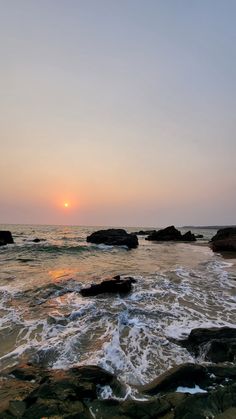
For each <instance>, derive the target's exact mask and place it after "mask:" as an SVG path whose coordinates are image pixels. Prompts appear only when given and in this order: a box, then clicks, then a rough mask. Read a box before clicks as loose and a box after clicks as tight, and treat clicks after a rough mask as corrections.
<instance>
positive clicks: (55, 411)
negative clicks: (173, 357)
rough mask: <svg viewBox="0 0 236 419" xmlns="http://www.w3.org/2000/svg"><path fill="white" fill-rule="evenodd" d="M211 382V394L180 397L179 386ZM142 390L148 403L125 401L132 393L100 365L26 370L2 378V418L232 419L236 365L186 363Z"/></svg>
mask: <svg viewBox="0 0 236 419" xmlns="http://www.w3.org/2000/svg"><path fill="white" fill-rule="evenodd" d="M212 377H213V378H212ZM206 381H208V382H209V383H210V384H209V385H208V389H207V390H208V392H207V393H204V394H193V395H189V394H183V393H178V392H175V388H176V386H179V385H183V386H191V387H192V386H193V385H194V384H196V383H198V385H199V386H201V387H202V385H203V384H204V383H205V382H206ZM107 386H109V388H111V398H109V399H106V400H104V399H101V398H100V395H101V392H100V390H98V389H101V388H103V387H107ZM140 389H141V390H142V392H144V393H145V394H148V399H146V400H140V397H142V396H140V397H138V398H139V400H137V399H125V400H124V397H125V396H126V397H127V388H126V387H125V386H124V385H123V384H122V383H121V382H119V381H118V380H117V379H116V377H115V376H114V375H113V374H110V373H109V372H107V371H104V370H103V369H102V368H99V367H97V366H81V367H74V368H70V369H68V370H47V369H43V368H41V367H38V366H33V365H22V366H19V367H17V368H13V369H9V370H8V371H7V372H6V373H5V375H4V376H3V375H2V376H0V419H12V418H18V419H20V418H22V419H42V418H49V417H51V418H54V419H59V418H60V419H62V418H65V419H78V418H79V419H92V418H93V419H94V417H96V419H110V418H112V419H118V418H119V419H129V418H134V419H149V418H150V419H154V418H162V419H199V418H200V419H201V418H202V419H206V417H208V418H213V417H215V418H221V419H229V418H230V419H232V418H234V416H232V415H234V414H235V410H236V366H229V365H225V366H222V365H221V366H217V365H210V366H206V367H202V366H199V365H195V364H183V365H180V366H178V367H175V368H172V369H171V370H170V371H168V372H167V373H165V374H163V375H162V376H161V377H159V378H157V379H156V380H154V381H153V382H152V383H150V384H149V385H147V386H141V387H140ZM173 390H174V391H173ZM159 392H160V393H161V395H159V396H157V395H156V394H157V393H159ZM163 392H166V393H163Z"/></svg>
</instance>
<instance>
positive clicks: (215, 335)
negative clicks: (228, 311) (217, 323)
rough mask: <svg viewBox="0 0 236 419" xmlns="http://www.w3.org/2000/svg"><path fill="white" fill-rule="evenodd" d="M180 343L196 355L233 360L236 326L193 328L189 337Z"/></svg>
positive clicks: (213, 359)
mask: <svg viewBox="0 0 236 419" xmlns="http://www.w3.org/2000/svg"><path fill="white" fill-rule="evenodd" d="M179 343H180V344H181V345H182V346H184V347H185V348H186V349H188V351H189V352H191V353H192V354H193V355H194V356H199V355H200V354H201V355H204V356H205V359H206V360H207V361H212V362H225V361H229V362H233V361H234V359H235V358H236V328H231V327H219V328H218V327H212V328H197V329H193V330H192V331H191V332H190V334H189V336H188V338H187V339H184V340H182V341H179Z"/></svg>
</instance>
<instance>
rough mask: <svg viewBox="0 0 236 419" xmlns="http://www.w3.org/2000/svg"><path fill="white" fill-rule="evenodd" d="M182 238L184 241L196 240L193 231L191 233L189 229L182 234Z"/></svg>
mask: <svg viewBox="0 0 236 419" xmlns="http://www.w3.org/2000/svg"><path fill="white" fill-rule="evenodd" d="M182 240H183V241H186V242H195V241H196V237H195V235H194V234H193V233H191V231H190V230H189V231H187V233H185V234H183V235H182Z"/></svg>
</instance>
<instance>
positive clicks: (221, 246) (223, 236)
mask: <svg viewBox="0 0 236 419" xmlns="http://www.w3.org/2000/svg"><path fill="white" fill-rule="evenodd" d="M210 245H211V248H212V250H213V251H214V252H218V251H219V252H220V251H228V252H236V227H228V228H222V229H220V230H218V231H217V233H216V235H215V236H213V237H212V239H211V241H210Z"/></svg>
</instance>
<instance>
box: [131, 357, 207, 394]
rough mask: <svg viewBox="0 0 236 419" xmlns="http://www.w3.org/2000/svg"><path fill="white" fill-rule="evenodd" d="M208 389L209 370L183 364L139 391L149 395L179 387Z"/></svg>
mask: <svg viewBox="0 0 236 419" xmlns="http://www.w3.org/2000/svg"><path fill="white" fill-rule="evenodd" d="M196 384H197V385H199V386H200V387H203V388H204V387H206V386H207V385H208V384H209V380H208V376H207V370H206V368H205V367H204V366H201V365H197V364H191V363H188V364H182V365H178V366H176V367H173V368H171V369H169V370H168V371H166V372H165V373H164V374H162V375H160V376H159V377H157V378H156V379H155V380H153V381H152V382H151V383H149V384H146V385H144V386H140V387H138V389H139V391H140V392H142V393H145V394H149V395H155V394H158V393H163V392H169V391H173V390H176V388H177V387H179V386H183V387H194V386H195V385H196Z"/></svg>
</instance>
